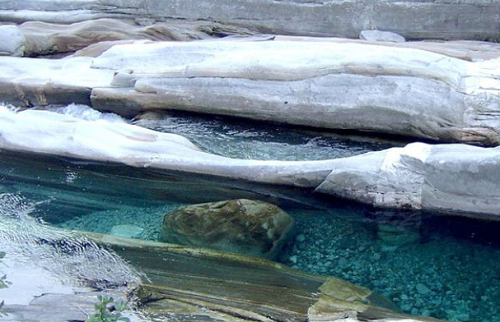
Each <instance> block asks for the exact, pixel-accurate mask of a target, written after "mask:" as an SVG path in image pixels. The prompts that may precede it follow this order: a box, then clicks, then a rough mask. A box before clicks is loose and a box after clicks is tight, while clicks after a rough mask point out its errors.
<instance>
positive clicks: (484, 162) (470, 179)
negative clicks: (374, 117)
mask: <svg viewBox="0 0 500 322" xmlns="http://www.w3.org/2000/svg"><path fill="white" fill-rule="evenodd" d="M33 138H36V140H34V139H33ZM0 148H3V149H9V150H16V151H29V152H35V153H41V154H53V155H63V156H70V157H75V158H81V159H88V160H98V161H111V162H118V163H123V164H127V165H130V166H135V167H152V168H161V169H170V170H179V171H186V172H192V173H204V174H211V175H216V176H221V177H227V178H234V179H243V180H248V181H254V182H264V183H275V184H284V185H292V186H299V187H309V188H316V192H320V193H324V194H330V195H333V196H338V197H343V198H348V199H352V200H356V201H359V202H363V203H366V204H370V205H374V206H376V207H383V208H402V209H417V210H426V211H438V212H443V213H450V214H453V215H471V216H479V217H486V218H489V217H496V218H498V216H500V207H499V205H500V171H498V169H500V147H497V148H480V147H473V146H468V145H463V144H451V145H428V144H424V143H413V144H409V145H407V146H406V147H404V148H392V149H388V150H384V151H379V152H372V153H367V154H363V155H359V156H354V157H349V158H343V159H333V160H323V161H258V160H240V159H231V158H226V157H222V156H217V155H212V154H208V153H205V152H202V151H200V150H199V149H198V148H197V147H196V146H195V145H193V144H192V143H191V142H190V141H189V140H187V139H185V138H183V137H181V136H178V135H174V134H167V133H159V132H155V131H151V130H148V129H144V128H140V127H138V126H134V125H129V124H125V123H111V122H108V121H105V120H103V119H99V120H93V121H88V120H81V119H76V118H74V117H72V116H70V115H62V114H56V113H53V112H47V111H39V110H26V111H22V112H17V113H16V112H13V111H12V110H10V109H8V108H6V107H0Z"/></svg>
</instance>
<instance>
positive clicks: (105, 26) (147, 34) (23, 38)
mask: <svg viewBox="0 0 500 322" xmlns="http://www.w3.org/2000/svg"><path fill="white" fill-rule="evenodd" d="M234 34H236V35H241V34H245V35H249V34H252V32H251V31H250V30H248V29H245V28H238V27H234V26H223V25H221V24H217V23H212V22H208V21H200V22H188V21H178V20H170V21H169V22H161V23H151V24H148V25H146V26H141V25H138V24H134V23H131V22H129V21H120V20H116V19H95V20H87V21H82V22H77V23H72V24H61V23H46V22H40V21H30V22H25V23H23V24H21V25H19V26H17V27H16V26H2V27H1V28H0V39H5V41H4V42H3V46H9V48H10V49H9V50H2V47H0V54H1V53H2V52H3V51H5V52H6V53H7V54H8V53H11V54H10V55H12V56H21V55H24V56H38V55H46V54H55V53H68V52H74V51H77V50H80V49H83V48H85V47H88V46H90V45H93V44H99V43H101V42H110V41H127V40H128V41H130V40H150V41H190V40H199V39H209V38H211V37H212V36H213V37H219V36H220V35H234Z"/></svg>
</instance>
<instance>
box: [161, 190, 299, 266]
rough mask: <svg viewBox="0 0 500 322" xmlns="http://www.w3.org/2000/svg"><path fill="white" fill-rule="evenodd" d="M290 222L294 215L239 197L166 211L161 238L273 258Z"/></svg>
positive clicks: (173, 241)
mask: <svg viewBox="0 0 500 322" xmlns="http://www.w3.org/2000/svg"><path fill="white" fill-rule="evenodd" d="M293 225H294V220H293V218H292V217H290V216H289V215H288V214H287V213H285V212H284V211H283V210H281V209H280V208H278V207H276V206H274V205H271V204H268V203H264V202H260V201H252V200H246V199H238V200H229V201H221V202H215V203H206V204H199V205H192V206H185V207H181V208H179V209H178V210H176V211H174V212H172V213H170V214H167V215H166V216H165V219H164V221H163V231H162V237H161V239H162V240H163V241H166V242H170V243H176V244H181V245H189V246H198V247H208V248H214V249H220V250H224V251H231V252H237V253H242V254H247V255H254V256H263V257H267V258H275V257H276V256H277V255H278V253H279V251H280V250H281V247H282V246H283V245H284V243H285V242H286V241H287V240H288V239H289V238H290V237H291V233H292V229H293Z"/></svg>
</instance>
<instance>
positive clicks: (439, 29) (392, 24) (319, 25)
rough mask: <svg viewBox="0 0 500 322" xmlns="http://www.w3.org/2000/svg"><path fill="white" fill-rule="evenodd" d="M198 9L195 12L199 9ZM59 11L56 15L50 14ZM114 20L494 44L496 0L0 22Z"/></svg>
mask: <svg viewBox="0 0 500 322" xmlns="http://www.w3.org/2000/svg"><path fill="white" fill-rule="evenodd" d="M200 8H201V9H200ZM57 10H59V11H61V13H62V14H58V13H57V12H56V11H57ZM103 17H117V18H122V19H127V18H129V19H131V18H137V17H142V18H154V19H159V20H161V19H165V18H166V17H175V18H182V19H191V20H215V21H219V22H222V23H234V24H238V25H242V26H252V27H257V28H259V29H260V30H261V31H263V32H268V33H281V34H296V35H314V36H344V37H350V38H357V37H358V35H359V32H360V31H362V30H367V29H379V30H387V31H393V32H396V33H398V34H401V35H403V36H404V37H406V38H407V39H425V38H434V39H480V40H484V39H497V38H498V37H499V36H500V31H499V30H500V22H499V19H498V17H499V9H498V3H497V2H496V0H474V1H472V0H445V1H428V0H409V1H396V0H378V1H373V0H361V1H340V0H333V1H330V0H283V1H269V0H252V1H234V0H216V1H214V0H168V1H165V0H148V1H139V0H125V1H124V0H89V1H78V2H75V3H72V2H69V1H58V2H57V4H53V3H50V1H43V0H32V1H2V2H0V19H2V20H6V21H16V22H19V21H28V20H41V21H48V22H64V23H68V22H76V21H84V20H89V19H96V18H103Z"/></svg>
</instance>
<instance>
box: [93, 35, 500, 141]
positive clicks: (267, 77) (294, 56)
mask: <svg viewBox="0 0 500 322" xmlns="http://www.w3.org/2000/svg"><path fill="white" fill-rule="evenodd" d="M283 53H287V55H283ZM165 57H168V59H165ZM496 64H497V63H496V60H488V61H482V62H468V61H465V60H463V59H456V58H453V57H449V56H446V55H442V54H438V53H434V52H431V51H424V50H419V49H414V48H404V47H403V48H402V47H391V46H376V45H374V44H372V43H370V44H366V45H364V44H362V43H359V42H358V43H348V42H335V41H333V42H328V41H310V42H308V43H307V46H304V41H303V40H302V41H294V40H291V39H290V40H279V41H271V40H270V41H233V42H230V41H206V42H195V43H193V42H191V43H181V44H179V43H177V44H172V43H155V44H145V45H142V46H137V45H133V44H132V45H123V46H115V47H113V48H111V49H110V50H108V51H106V52H104V53H103V54H102V55H101V56H99V57H97V58H96V59H94V61H93V63H92V67H93V68H96V69H108V70H114V71H117V72H116V74H115V76H114V79H113V82H112V83H111V84H112V85H113V86H115V87H124V88H129V89H128V90H120V89H115V88H113V89H102V90H101V89H95V90H94V91H93V93H92V98H91V99H92V105H93V107H94V108H96V109H99V110H113V111H115V112H117V113H119V114H126V115H130V114H133V113H134V112H137V111H138V110H149V109H158V108H164V109H178V110H188V111H196V112H203V113H212V114H223V115H231V116H238V117H247V118H253V119H259V120H271V121H277V122H284V123H289V124H298V125H305V126H311V127H320V128H330V129H349V130H361V131H371V132H381V133H390V134H397V135H403V136H413V137H418V138H425V139H430V140H436V141H441V142H467V143H474V144H482V145H497V144H498V143H499V142H500V135H499V133H500V118H499V114H498V108H499V106H500V96H499V89H500V81H498V76H499V75H500V71H499V70H498V68H497V67H495V66H497V65H496ZM132 89H133V90H132ZM113 101H115V102H116V103H115V105H116V106H115V107H113V106H112V105H113V104H114V103H113ZM120 109H121V110H122V112H120V111H119V110H120Z"/></svg>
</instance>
